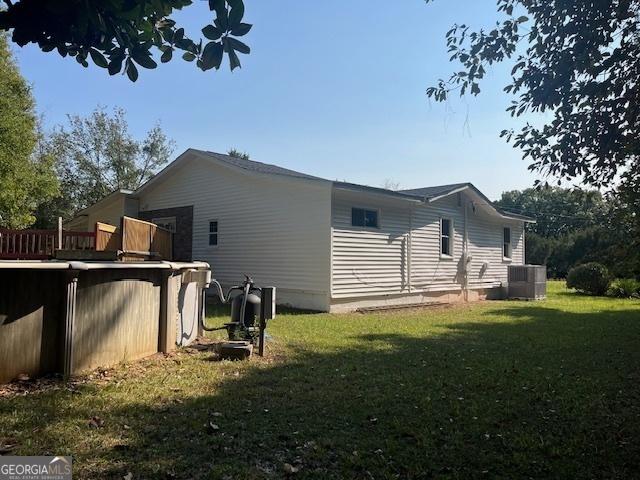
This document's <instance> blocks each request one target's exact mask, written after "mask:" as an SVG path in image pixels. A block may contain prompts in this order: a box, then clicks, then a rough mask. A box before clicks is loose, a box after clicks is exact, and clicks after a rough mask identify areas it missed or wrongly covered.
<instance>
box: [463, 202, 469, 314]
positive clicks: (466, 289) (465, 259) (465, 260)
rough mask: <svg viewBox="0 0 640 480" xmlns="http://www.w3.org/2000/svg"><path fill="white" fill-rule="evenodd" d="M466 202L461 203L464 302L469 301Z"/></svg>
mask: <svg viewBox="0 0 640 480" xmlns="http://www.w3.org/2000/svg"><path fill="white" fill-rule="evenodd" d="M467 203H468V202H467V201H464V202H463V205H464V239H463V241H462V272H463V279H462V297H463V298H464V301H465V302H468V301H469V266H468V265H469V262H468V260H469V244H468V242H469V235H468V231H467Z"/></svg>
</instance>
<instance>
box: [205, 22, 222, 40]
mask: <svg viewBox="0 0 640 480" xmlns="http://www.w3.org/2000/svg"><path fill="white" fill-rule="evenodd" d="M202 34H203V35H204V36H205V37H206V38H208V39H209V40H218V39H219V38H220V37H221V36H222V34H223V32H222V30H220V29H219V28H216V27H214V26H213V25H207V26H206V27H204V28H203V29H202Z"/></svg>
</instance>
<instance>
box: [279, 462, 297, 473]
mask: <svg viewBox="0 0 640 480" xmlns="http://www.w3.org/2000/svg"><path fill="white" fill-rule="evenodd" d="M282 468H283V470H284V471H285V473H288V474H289V475H293V474H294V473H298V471H299V470H300V468H299V467H294V466H293V465H291V464H290V463H285V464H284V465H283V466H282Z"/></svg>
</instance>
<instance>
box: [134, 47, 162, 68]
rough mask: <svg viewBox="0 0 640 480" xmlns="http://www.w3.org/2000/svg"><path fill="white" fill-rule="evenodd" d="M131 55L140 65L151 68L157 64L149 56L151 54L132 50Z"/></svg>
mask: <svg viewBox="0 0 640 480" xmlns="http://www.w3.org/2000/svg"><path fill="white" fill-rule="evenodd" d="M131 56H132V57H133V59H134V60H135V62H136V63H137V64H138V65H140V66H141V67H144V68H149V69H152V68H156V67H157V66H158V64H157V63H156V62H155V60H154V59H153V58H151V55H149V54H148V53H147V52H140V51H134V52H133V53H132V54H131Z"/></svg>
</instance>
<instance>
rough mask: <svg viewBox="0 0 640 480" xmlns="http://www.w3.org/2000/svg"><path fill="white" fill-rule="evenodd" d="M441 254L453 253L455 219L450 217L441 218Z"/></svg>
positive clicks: (446, 255) (447, 255)
mask: <svg viewBox="0 0 640 480" xmlns="http://www.w3.org/2000/svg"><path fill="white" fill-rule="evenodd" d="M440 255H442V256H444V257H451V256H452V255H453V221H452V220H451V219H450V218H441V219H440Z"/></svg>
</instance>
